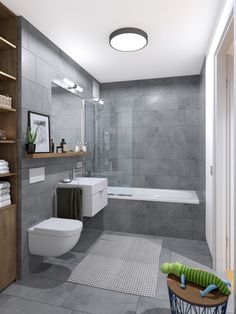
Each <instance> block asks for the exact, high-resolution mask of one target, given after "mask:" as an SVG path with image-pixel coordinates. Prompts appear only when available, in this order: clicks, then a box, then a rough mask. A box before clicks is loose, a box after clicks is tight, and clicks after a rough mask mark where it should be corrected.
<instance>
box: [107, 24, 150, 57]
mask: <svg viewBox="0 0 236 314" xmlns="http://www.w3.org/2000/svg"><path fill="white" fill-rule="evenodd" d="M147 43H148V35H147V33H145V32H144V31H143V30H141V29H139V28H133V27H125V28H120V29H117V30H116V31H114V32H112V33H111V35H110V46H111V47H112V48H114V49H116V50H119V51H127V52H128V51H136V50H140V49H143V48H144V47H145V46H146V45H147Z"/></svg>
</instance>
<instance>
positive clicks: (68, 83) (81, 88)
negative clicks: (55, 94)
mask: <svg viewBox="0 0 236 314" xmlns="http://www.w3.org/2000/svg"><path fill="white" fill-rule="evenodd" d="M63 82H64V83H65V84H66V85H67V86H68V89H75V90H77V91H78V92H80V93H82V92H83V90H84V89H83V87H81V86H79V85H77V84H76V83H74V82H72V81H70V80H69V79H68V78H64V79H63Z"/></svg>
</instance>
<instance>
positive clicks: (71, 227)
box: [28, 218, 83, 257]
mask: <svg viewBox="0 0 236 314" xmlns="http://www.w3.org/2000/svg"><path fill="white" fill-rule="evenodd" d="M82 229H83V223H82V222H81V221H79V220H74V219H63V218H50V219H47V220H44V221H42V222H40V223H38V224H37V225H34V226H32V227H31V228H29V229H28V243H29V251H30V253H31V254H34V255H40V256H51V257H57V256H60V255H63V254H65V253H67V252H69V251H70V250H71V249H72V248H73V247H74V246H75V244H76V243H77V242H78V240H79V238H80V234H81V231H82Z"/></svg>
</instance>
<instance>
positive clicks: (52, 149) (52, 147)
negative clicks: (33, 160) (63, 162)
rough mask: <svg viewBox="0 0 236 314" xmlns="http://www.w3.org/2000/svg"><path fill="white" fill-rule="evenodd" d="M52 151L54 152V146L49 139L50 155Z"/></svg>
mask: <svg viewBox="0 0 236 314" xmlns="http://www.w3.org/2000/svg"><path fill="white" fill-rule="evenodd" d="M54 151H55V145H54V142H53V139H52V138H51V142H50V153H54Z"/></svg>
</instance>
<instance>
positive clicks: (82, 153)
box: [26, 152, 91, 159]
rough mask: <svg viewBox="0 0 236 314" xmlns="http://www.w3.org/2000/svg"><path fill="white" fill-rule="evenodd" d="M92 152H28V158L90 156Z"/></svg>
mask: <svg viewBox="0 0 236 314" xmlns="http://www.w3.org/2000/svg"><path fill="white" fill-rule="evenodd" d="M90 154H91V153H90V152H67V153H41V154H37V153H36V154H28V155H26V158H29V159H42V158H65V157H85V156H89V155H90Z"/></svg>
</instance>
